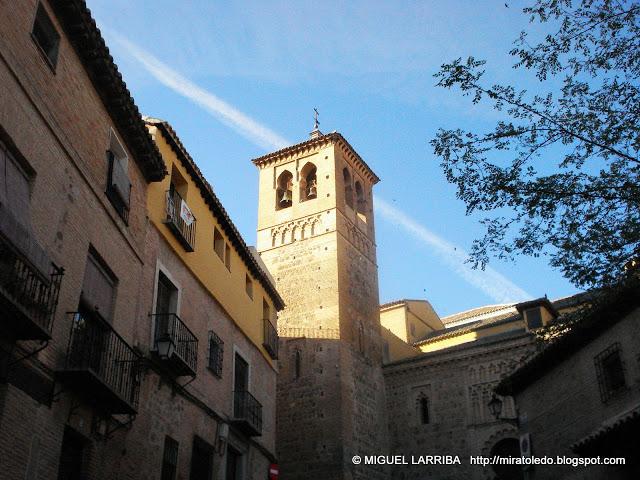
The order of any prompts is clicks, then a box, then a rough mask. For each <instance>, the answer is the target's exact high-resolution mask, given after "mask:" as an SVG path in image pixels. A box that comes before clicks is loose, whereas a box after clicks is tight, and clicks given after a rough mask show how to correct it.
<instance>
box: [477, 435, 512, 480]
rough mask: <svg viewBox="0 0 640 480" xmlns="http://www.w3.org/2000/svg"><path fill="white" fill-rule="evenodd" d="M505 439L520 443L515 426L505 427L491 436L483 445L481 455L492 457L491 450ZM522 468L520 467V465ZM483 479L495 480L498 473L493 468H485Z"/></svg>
mask: <svg viewBox="0 0 640 480" xmlns="http://www.w3.org/2000/svg"><path fill="white" fill-rule="evenodd" d="M505 439H512V440H515V441H516V442H518V430H517V429H516V427H515V426H511V425H509V426H504V427H502V428H500V429H499V430H497V431H494V433H493V434H492V435H491V436H489V437H488V438H487V439H486V440H485V441H484V443H483V444H482V450H481V451H480V455H482V456H483V457H490V456H491V450H492V449H493V447H494V445H496V444H498V443H499V442H501V441H502V440H505ZM518 466H519V467H520V465H518ZM497 478H500V477H497ZM514 478H515V479H518V478H520V479H521V478H522V477H514ZM483 479H484V480H495V479H496V473H495V472H494V470H493V469H491V468H484V469H483Z"/></svg>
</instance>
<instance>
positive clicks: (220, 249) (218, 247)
mask: <svg viewBox="0 0 640 480" xmlns="http://www.w3.org/2000/svg"><path fill="white" fill-rule="evenodd" d="M213 250H214V251H215V252H216V255H218V257H220V260H222V261H223V262H224V253H225V245H224V238H223V237H222V234H221V233H220V230H218V229H217V228H214V229H213Z"/></svg>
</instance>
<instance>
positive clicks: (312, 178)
mask: <svg viewBox="0 0 640 480" xmlns="http://www.w3.org/2000/svg"><path fill="white" fill-rule="evenodd" d="M299 194H300V201H301V202H304V201H306V200H312V199H314V198H317V197H318V177H317V168H316V166H315V165H314V164H313V163H311V162H309V163H307V164H306V165H305V166H304V167H303V168H302V170H300V192H299ZM291 205H293V174H292V173H291V172H290V171H289V170H285V171H284V172H282V173H281V174H280V175H279V176H278V181H277V182H276V210H282V209H283V208H288V207H290V206H291Z"/></svg>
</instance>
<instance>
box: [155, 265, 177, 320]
mask: <svg viewBox="0 0 640 480" xmlns="http://www.w3.org/2000/svg"><path fill="white" fill-rule="evenodd" d="M177 312H178V287H176V286H175V285H174V284H173V282H171V280H169V278H168V277H167V275H165V273H164V272H161V271H159V272H158V285H157V288H156V310H155V313H156V315H167V314H169V313H177Z"/></svg>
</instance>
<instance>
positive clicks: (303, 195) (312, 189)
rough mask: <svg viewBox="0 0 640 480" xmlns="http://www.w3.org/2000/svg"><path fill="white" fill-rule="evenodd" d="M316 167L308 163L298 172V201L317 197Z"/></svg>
mask: <svg viewBox="0 0 640 480" xmlns="http://www.w3.org/2000/svg"><path fill="white" fill-rule="evenodd" d="M316 172H317V169H316V166H315V165H314V164H313V163H311V162H309V163H307V164H306V165H305V166H304V167H303V168H302V170H300V201H301V202H304V201H306V200H312V199H314V198H317V196H318V178H317V175H316Z"/></svg>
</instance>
